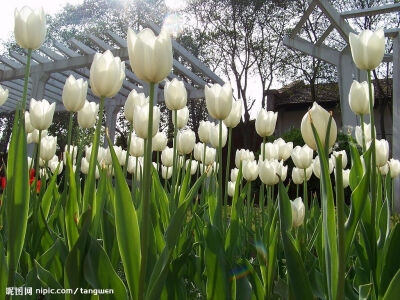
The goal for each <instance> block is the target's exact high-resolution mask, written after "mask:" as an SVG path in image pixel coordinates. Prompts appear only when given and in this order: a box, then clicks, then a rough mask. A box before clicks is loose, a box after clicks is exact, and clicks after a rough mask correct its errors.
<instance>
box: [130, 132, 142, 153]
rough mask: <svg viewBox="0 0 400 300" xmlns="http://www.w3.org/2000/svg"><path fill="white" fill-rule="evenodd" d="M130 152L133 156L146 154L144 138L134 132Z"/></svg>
mask: <svg viewBox="0 0 400 300" xmlns="http://www.w3.org/2000/svg"><path fill="white" fill-rule="evenodd" d="M129 154H130V155H132V156H133V157H140V156H143V154H144V140H143V139H142V138H140V137H138V136H136V135H135V134H134V133H132V136H131V145H130V147H129Z"/></svg>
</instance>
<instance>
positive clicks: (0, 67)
mask: <svg viewBox="0 0 400 300" xmlns="http://www.w3.org/2000/svg"><path fill="white" fill-rule="evenodd" d="M146 26H147V27H150V28H151V29H152V30H153V31H154V32H156V33H157V34H158V33H159V32H160V28H159V27H158V26H157V25H156V24H154V23H150V22H149V23H147V24H146ZM106 33H107V36H108V37H109V40H110V41H111V42H105V41H104V40H102V39H100V38H98V37H97V36H95V35H90V36H88V39H89V42H88V43H82V42H81V41H79V40H77V39H71V40H70V41H69V47H68V46H66V45H64V44H61V43H58V42H54V43H53V47H54V49H50V48H48V47H45V46H42V47H41V48H39V49H38V50H36V51H33V52H32V60H31V69H30V80H29V84H28V101H27V107H26V108H28V107H29V101H30V99H31V98H35V99H43V98H44V99H46V100H48V101H49V102H55V103H56V110H57V111H62V110H65V108H64V106H63V104H62V90H63V86H64V83H65V81H66V79H67V78H68V76H70V75H71V74H72V75H74V76H75V78H84V79H85V80H89V73H90V72H89V70H90V66H91V64H92V61H93V58H94V55H95V53H96V52H99V51H101V52H103V51H106V50H110V51H111V52H112V53H113V54H114V56H119V57H120V58H121V60H122V61H125V64H126V66H127V68H126V79H125V80H124V82H123V85H122V88H121V90H120V91H119V93H118V94H117V95H116V96H114V97H113V99H112V101H106V104H105V114H106V123H107V124H106V125H107V127H108V129H109V135H110V138H111V140H114V136H115V126H116V117H117V114H118V112H119V111H120V109H121V107H122V106H123V105H124V104H125V100H126V98H127V97H128V95H129V93H130V92H131V91H132V90H136V91H137V92H144V93H145V94H146V95H148V92H149V91H148V84H147V83H145V82H143V81H142V80H140V79H139V78H138V77H137V76H136V75H135V74H134V73H133V72H132V71H131V68H130V66H129V57H128V48H127V42H126V40H125V39H124V38H122V37H120V36H119V35H117V34H115V33H114V32H112V31H107V32H106ZM172 47H173V52H174V60H173V71H172V72H171V73H170V74H169V75H168V79H169V80H172V79H173V78H178V79H179V80H182V81H183V82H184V83H185V86H186V89H187V94H188V99H189V100H190V99H199V98H204V86H205V85H206V84H213V83H219V84H223V80H222V79H221V78H220V77H218V76H217V75H216V74H215V73H214V72H212V71H211V70H210V69H209V68H208V67H207V66H206V65H205V64H204V63H202V62H201V61H200V60H199V59H197V58H196V57H195V56H193V55H192V54H191V53H190V52H189V51H187V50H186V49H185V48H184V47H183V46H182V45H180V44H179V43H178V42H176V41H175V40H173V41H172ZM10 57H11V58H8V57H3V56H0V84H1V85H2V86H3V87H5V88H7V89H8V90H9V98H8V100H7V101H6V103H4V105H3V106H1V107H0V112H1V111H3V112H4V111H6V112H11V111H14V110H15V109H16V107H17V105H19V104H20V103H21V99H22V93H23V85H24V76H25V65H26V60H27V57H26V56H25V55H21V54H19V53H17V52H11V53H10ZM164 84H165V82H161V83H159V84H158V86H157V90H156V92H157V95H158V101H163V100H164V99H163V98H164V96H163V95H164V93H163V92H162V91H163V88H164ZM87 99H88V100H89V101H95V102H98V101H99V99H98V98H97V97H96V96H95V95H94V94H93V92H92V91H91V90H90V86H89V88H88V94H87Z"/></svg>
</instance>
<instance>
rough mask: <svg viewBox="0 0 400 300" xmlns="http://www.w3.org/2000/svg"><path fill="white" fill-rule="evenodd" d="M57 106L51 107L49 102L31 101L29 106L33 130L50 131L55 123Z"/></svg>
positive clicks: (53, 104) (52, 105)
mask: <svg viewBox="0 0 400 300" xmlns="http://www.w3.org/2000/svg"><path fill="white" fill-rule="evenodd" d="M55 109H56V104H55V103H54V102H53V103H52V104H51V105H50V103H49V102H48V101H47V100H44V99H43V100H41V101H36V100H35V99H33V98H32V99H31V102H30V105H29V113H30V120H31V124H32V126H33V128H35V129H37V130H45V129H48V128H49V127H50V125H51V122H52V121H53V115H54V110H55Z"/></svg>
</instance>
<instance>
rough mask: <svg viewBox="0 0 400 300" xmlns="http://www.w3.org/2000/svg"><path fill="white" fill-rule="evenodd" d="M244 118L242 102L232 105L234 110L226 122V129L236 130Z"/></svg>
mask: <svg viewBox="0 0 400 300" xmlns="http://www.w3.org/2000/svg"><path fill="white" fill-rule="evenodd" d="M241 117H242V100H240V99H239V100H237V101H234V102H233V103H232V109H231V112H230V113H229V115H228V117H226V119H225V120H224V124H225V125H226V127H229V128H235V127H236V126H237V125H238V124H239V122H240V119H241Z"/></svg>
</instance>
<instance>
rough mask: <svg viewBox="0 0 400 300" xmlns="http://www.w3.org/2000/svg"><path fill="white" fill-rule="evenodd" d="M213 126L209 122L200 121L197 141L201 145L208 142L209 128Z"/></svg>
mask: <svg viewBox="0 0 400 300" xmlns="http://www.w3.org/2000/svg"><path fill="white" fill-rule="evenodd" d="M212 126H214V123H213V122H210V121H200V125H199V131H198V132H197V133H198V134H199V139H200V141H201V142H202V143H206V144H207V143H208V142H209V141H210V130H211V127H212Z"/></svg>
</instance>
